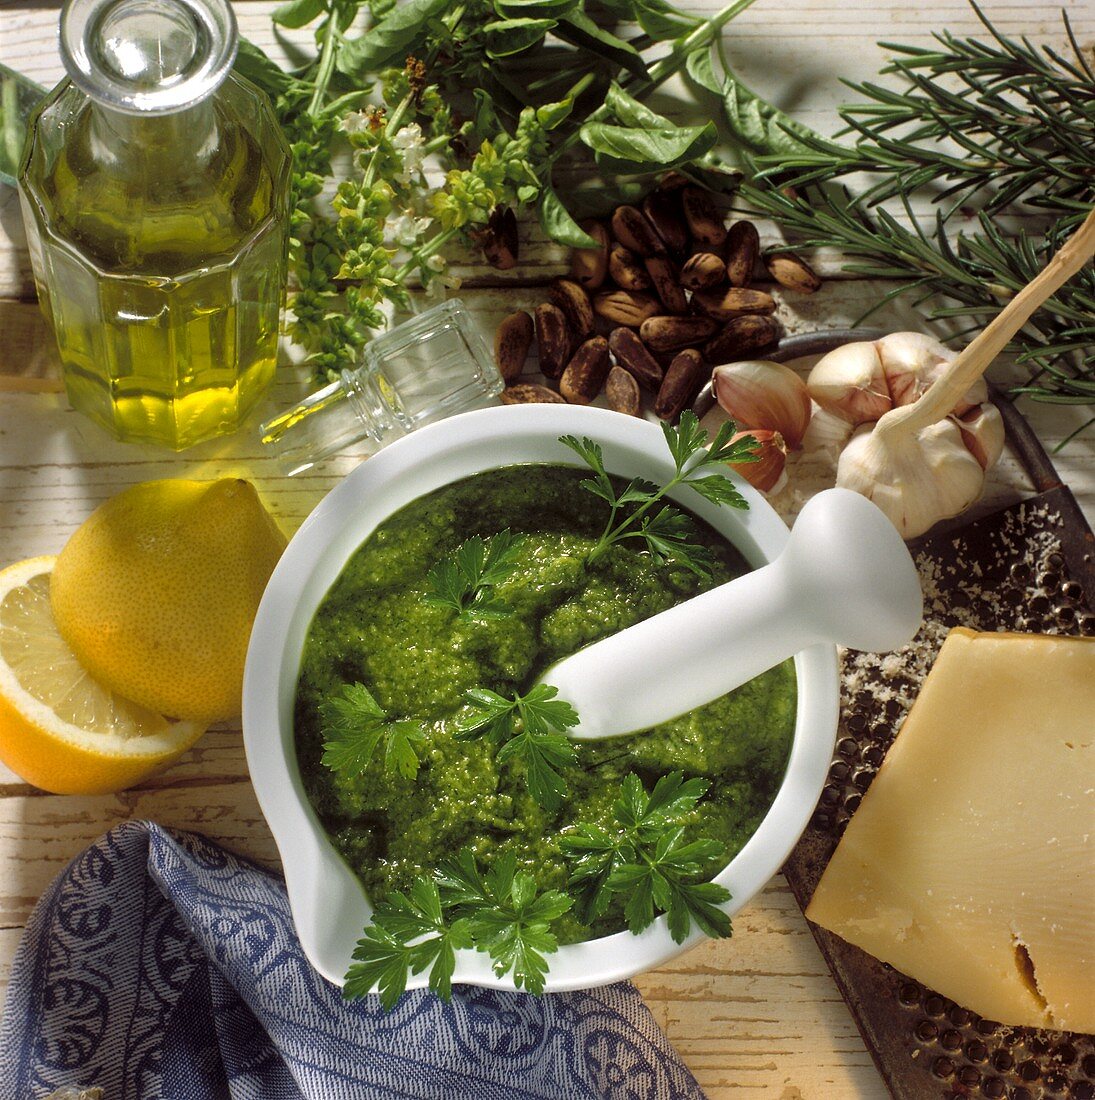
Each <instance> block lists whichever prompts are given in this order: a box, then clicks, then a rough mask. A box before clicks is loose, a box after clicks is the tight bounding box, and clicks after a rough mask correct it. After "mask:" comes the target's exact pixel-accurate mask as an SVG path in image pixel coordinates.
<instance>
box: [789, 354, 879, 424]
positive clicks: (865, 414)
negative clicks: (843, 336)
mask: <svg viewBox="0 0 1095 1100" xmlns="http://www.w3.org/2000/svg"><path fill="white" fill-rule="evenodd" d="M806 388H807V390H808V391H809V393H810V396H811V397H812V398H813V399H814V400H815V401H816V402H817V403H818V404H819V405H820V406H821V407H822V408H823V409H827V410H828V411H829V412H831V413H835V414H836V415H837V416H840V417H843V418H844V419H845V420H847V421H848V422H849V423H850V424H865V423H866V422H867V421H869V420H877V419H878V418H879V417H880V416H882V415H883V414H884V413H887V412H889V410H890V409H892V408H893V401H892V399H891V398H890V391H889V389H888V387H887V386H886V375H885V372H884V371H883V369H882V360H881V359H880V358H879V356H878V349H877V348H876V346H875V345H874V344H873V343H870V342H868V341H863V342H862V343H856V344H844V345H843V346H842V347H839V348H834V349H833V350H832V351H831V352H829V354H828V355H825V356H822V358H821V359H819V360H818V361H817V363H816V364H815V365H814V368H813V370H811V371H810V376H809V378H807V379H806Z"/></svg>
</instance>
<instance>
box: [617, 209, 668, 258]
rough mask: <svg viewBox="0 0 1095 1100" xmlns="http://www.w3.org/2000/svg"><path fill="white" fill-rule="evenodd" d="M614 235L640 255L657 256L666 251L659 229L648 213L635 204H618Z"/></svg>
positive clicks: (626, 246) (625, 246)
mask: <svg viewBox="0 0 1095 1100" xmlns="http://www.w3.org/2000/svg"><path fill="white" fill-rule="evenodd" d="M612 235H613V236H614V237H615V238H616V240H618V241H619V242H620V244H622V245H623V246H624V248H630V249H631V251H632V252H637V253H638V254H639V255H640V256H657V255H659V254H661V253H662V252H664V251H665V245H664V244H662V239H661V237H659V236H658V232H657V230H656V229H655V228H654V227H653V226H652V225H651V224H650V222H649V221H647V219H646V215H645V214H644V213H643V212H642V211H641V210H639V209H638V208H637V207H634V206H617V207H616V211H615V213H614V214H613V215H612Z"/></svg>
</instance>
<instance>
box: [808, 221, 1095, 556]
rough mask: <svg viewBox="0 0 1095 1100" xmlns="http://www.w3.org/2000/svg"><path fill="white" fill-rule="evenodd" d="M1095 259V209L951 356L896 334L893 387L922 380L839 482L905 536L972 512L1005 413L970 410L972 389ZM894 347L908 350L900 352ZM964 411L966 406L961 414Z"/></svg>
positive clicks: (858, 448)
mask: <svg viewBox="0 0 1095 1100" xmlns="http://www.w3.org/2000/svg"><path fill="white" fill-rule="evenodd" d="M1093 256H1095V210H1093V211H1092V212H1091V213H1090V214H1088V216H1087V217H1086V218H1085V219H1084V222H1083V224H1082V225H1081V226H1080V227H1079V229H1077V230H1076V232H1075V233H1073V235H1072V236H1071V237H1070V238H1069V239H1068V241H1067V242H1066V243H1065V245H1064V247H1063V248H1061V249H1060V251H1059V252H1058V253H1057V254H1056V255H1055V256H1053V258H1052V259H1051V260H1050V261H1049V263H1048V264H1047V265H1046V266H1045V268H1044V269H1043V270H1042V271H1041V272H1040V273H1039V274H1038V275H1037V276H1036V277H1035V278H1034V279H1033V280H1032V281H1031V282H1030V283H1028V284H1027V285H1026V286H1025V287H1023V289H1022V290H1020V291H1019V292H1018V293H1017V294H1016V295H1015V296H1014V297H1013V298H1011V300H1010V301H1009V302H1008V303H1007V305H1006V306H1004V308H1003V309H1002V310H1001V311H1000V313H998V314H997V315H996V316H995V317H994V318H993V319H992V320H991V321H990V322H989V324H988V326H987V327H986V328H985V330H984V331H983V332H981V333H980V334H979V335H978V336H977V337H976V339H974V340H973V341H972V343H970V344H969V345H967V346H966V347H965V348H963V349H962V351H961V352H959V354H958V355H956V356H954V357H953V359H952V360H951V361H949V362H941V363H939V364H934V365H933V364H931V363H930V362H929V360H930V358H931V355H932V351H931V348H929V347H927V346H926V345H925V344H924V342H923V341H922V340H920V339H916V340H910V338H909V334H907V333H897V334H895V335H894V336H893V337H887V338H886V339H887V340H889V341H890V344H889V347H888V349H886V357H887V359H888V360H889V361H891V362H893V363H903V364H904V369H903V370H901V371H896V372H895V373H893V374H892V375H891V382H890V383H889V384H890V385H892V386H893V387H894V389H895V391H896V390H898V389H899V388H900V387H901V386H902V385H904V384H905V383H907V382H908V381H909V377H910V376H913V379H912V387H911V389H910V393H911V395H912V396H911V403H906V404H899V405H898V406H896V407H895V408H893V409H891V410H890V411H889V412H887V413H885V414H884V415H883V416H881V417H880V418H879V420H878V422H877V423H876V424H875V425H874V426H873V427H870V428H868V427H863V428H861V429H860V430H859V432H858V433H857V434H856V435H855V436H854V437H853V438H852V440H851V442H850V443H849V444H848V446H847V447H845V448H844V452H843V454H841V456H840V461H839V462H838V463H837V478H836V483H837V485H840V486H843V487H844V488H847V489H854V490H855V491H856V492H859V493H862V494H863V495H864V496H865V497H868V498H869V499H870V500H873V501H874V502H875V504H877V505H878V506H879V507H880V508H881V509H882V510H883V511H884V512H885V513H886V514H887V515H888V516H889V517H890V519H891V520H892V521H893V523H894V525H895V526H896V527H897V529H898V530H899V531H900V532H901V534H902V535H904V536H905V537H906V538H912V537H914V536H916V535H920V534H923V533H924V532H925V531H926V530H927V529H928V528H929V527H931V526H932V524H934V523H936V522H937V521H938V520H941V519H947V518H949V517H950V516H956V515H958V514H959V513H960V512H963V511H965V509H966V508H968V507H969V506H970V505H971V504H972V503H973V502H974V501H975V500H976V499H977V497H978V496H979V495H980V492H981V489H982V487H983V486H984V483H985V468H986V467H987V466H988V465H989V464H990V463H991V461H994V460H995V459H996V458H997V457H998V456H999V453H1000V449H1001V446H1002V427H1003V424H1002V422H998V421H999V413H998V412H997V411H996V409H994V408H992V406H990V405H988V404H986V403H985V402H984V401H982V402H980V404H979V406H978V407H977V409H976V410H974V409H973V408H971V407H970V405H969V401H970V397H971V389H972V394H973V396H974V397H976V396H978V395H979V394H980V395H984V393H985V391H984V390H980V389H977V388H975V387H977V386H979V385H983V382H982V377H981V376H982V375H983V374H984V373H985V370H986V368H987V367H988V365H989V364H990V363H991V362H992V361H993V359H995V358H996V356H997V355H999V354H1000V352H1001V351H1003V350H1004V348H1005V347H1006V346H1007V344H1008V341H1009V340H1011V338H1012V337H1013V336H1014V335H1015V334H1016V333H1017V332H1018V331H1019V329H1021V328H1022V327H1023V325H1024V324H1026V322H1027V320H1028V319H1029V318H1030V316H1031V314H1032V313H1034V311H1035V310H1036V309H1037V308H1038V307H1039V306H1040V305H1041V304H1042V303H1043V302H1044V301H1045V300H1046V299H1047V298H1049V297H1051V296H1052V295H1053V294H1054V293H1055V292H1056V291H1057V290H1058V289H1059V288H1060V287H1061V286H1063V285H1064V283H1065V282H1067V281H1068V280H1069V279H1070V278H1071V277H1072V276H1073V275H1075V274H1076V272H1078V271H1080V270H1081V269H1082V268H1083V267H1084V265H1085V264H1087V263H1088V262H1089V261H1090V260H1091V259H1092V257H1093ZM878 344H879V345H882V344H883V341H881V340H880V341H878ZM895 348H899V349H901V352H900V355H899V354H898V352H897V351H895ZM881 359H882V354H881V353H880V355H879V360H880V361H881ZM925 363H927V366H925V365H924V364H925ZM819 365H820V364H819ZM814 369H815V370H816V369H817V368H816V367H815V368H814ZM918 372H924V373H933V372H934V373H933V376H934V381H933V382H932V383H931V385H929V386H928V388H927V389H926V390H924V391H923V393H922V394H921V393H917V392H916V387H917V384H918V383H917V377H918V376H919V375H918ZM899 376H900V377H899ZM811 377H812V375H811ZM893 396H894V397H895V398H896V397H897V392H895V393H894V394H893ZM956 410H961V411H962V417H961V418H959V416H958V415H956Z"/></svg>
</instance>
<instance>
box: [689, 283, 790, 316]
mask: <svg viewBox="0 0 1095 1100" xmlns="http://www.w3.org/2000/svg"><path fill="white" fill-rule="evenodd" d="M692 301H693V302H694V303H695V304H696V306H698V307H699V309H701V310H702V311H703V312H704V313H706V314H707V316H708V317H714V318H715V320H716V321H732V320H733V319H734V318H735V317H740V316H741V315H742V314H743V313H775V311H776V300H775V298H773V297H772V295H771V294H765V292H764V291H763V290H745V289H743V288H742V287H737V286H732V287H730V288H729V289H728V290H697V291H696V293H695V294H693V295H692Z"/></svg>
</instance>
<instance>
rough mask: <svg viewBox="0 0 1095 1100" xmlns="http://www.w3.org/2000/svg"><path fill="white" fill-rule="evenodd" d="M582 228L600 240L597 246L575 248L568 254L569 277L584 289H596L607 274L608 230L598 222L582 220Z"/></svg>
mask: <svg viewBox="0 0 1095 1100" xmlns="http://www.w3.org/2000/svg"><path fill="white" fill-rule="evenodd" d="M582 228H583V229H584V230H585V231H586V232H587V233H588V234H589V235H590V236H591V237H592V238H593V239H594V240H595V241H598V242H600V243H599V245H598V247H597V248H576V249H574V251H573V252H571V254H570V277H571V278H572V279H573V280H574V281H575V282H576V283H578V285H579V286H582V287H584V288H585V289H586V290H597V289H598V288H599V287H600V286H601V284H602V283H603V282H604V281H605V275H607V274H608V247H609V237H608V230H607V229H605V227H604V226H603V225H601V223H600V222H582Z"/></svg>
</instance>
